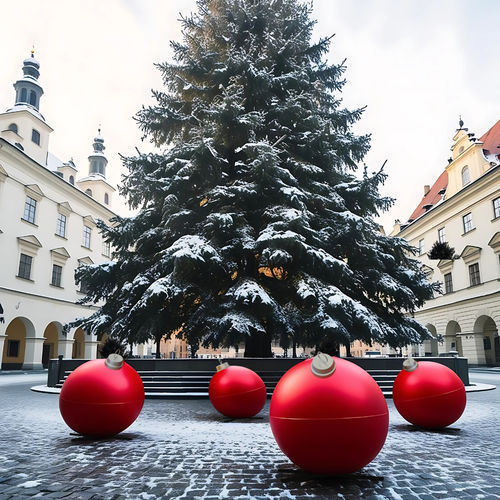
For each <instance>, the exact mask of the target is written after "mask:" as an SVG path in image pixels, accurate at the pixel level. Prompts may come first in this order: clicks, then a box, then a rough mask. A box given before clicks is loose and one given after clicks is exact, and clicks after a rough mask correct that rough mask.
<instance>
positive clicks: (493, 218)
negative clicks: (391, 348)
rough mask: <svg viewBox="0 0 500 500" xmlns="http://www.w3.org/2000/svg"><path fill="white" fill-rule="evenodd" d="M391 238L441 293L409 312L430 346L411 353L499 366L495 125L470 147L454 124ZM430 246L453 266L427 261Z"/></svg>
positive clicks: (499, 164)
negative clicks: (447, 253)
mask: <svg viewBox="0 0 500 500" xmlns="http://www.w3.org/2000/svg"><path fill="white" fill-rule="evenodd" d="M391 234H392V235H395V236H398V237H401V238H405V239H406V240H408V241H409V242H410V243H411V244H412V245H413V246H415V247H416V248H418V250H419V255H418V257H417V258H418V259H419V260H420V261H421V262H422V263H423V264H424V266H425V267H424V269H425V270H426V271H427V274H428V277H429V279H430V280H432V281H440V282H441V283H442V289H443V292H444V293H443V294H436V296H435V297H434V299H432V300H428V301H427V302H426V303H425V305H424V306H423V307H422V308H420V309H419V310H417V311H416V312H415V319H417V320H418V321H419V322H420V323H422V324H423V325H425V326H426V327H427V328H428V329H429V331H430V332H431V333H432V334H433V335H434V339H433V340H431V341H426V342H424V344H423V345H421V346H415V347H414V351H416V353H418V354H420V355H438V354H440V353H445V352H450V351H457V352H458V353H459V355H460V356H465V357H466V358H468V360H469V363H470V364H477V365H485V364H488V365H493V364H500V344H499V337H498V327H499V325H500V121H498V122H497V123H496V124H495V125H493V127H492V128H491V129H490V130H488V131H487V132H486V133H485V134H484V135H483V136H481V137H480V138H479V139H477V138H476V137H475V136H474V134H473V133H470V132H469V131H468V129H467V128H464V124H463V122H462V120H460V124H459V128H458V130H457V131H456V133H455V135H454V137H453V144H452V146H451V157H450V159H449V160H448V165H447V166H446V168H445V170H444V171H443V172H441V174H440V175H439V177H438V178H437V180H436V182H435V183H434V184H433V185H432V186H425V187H424V196H423V198H422V200H421V201H420V203H419V204H418V206H417V207H416V208H415V210H414V211H413V213H412V214H411V216H410V218H409V219H408V221H407V222H406V223H405V224H401V223H400V222H399V221H396V224H395V227H394V230H393V232H392V233H391ZM436 241H439V242H447V243H448V244H449V246H450V247H452V248H454V252H453V255H452V256H451V257H452V258H442V259H437V260H431V259H429V257H428V255H427V253H428V252H429V250H430V249H431V247H432V246H433V244H434V242H436Z"/></svg>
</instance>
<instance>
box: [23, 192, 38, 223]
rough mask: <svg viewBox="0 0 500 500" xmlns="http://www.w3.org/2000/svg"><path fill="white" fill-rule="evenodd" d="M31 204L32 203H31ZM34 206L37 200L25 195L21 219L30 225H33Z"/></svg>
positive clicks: (34, 216) (34, 218)
mask: <svg viewBox="0 0 500 500" xmlns="http://www.w3.org/2000/svg"><path fill="white" fill-rule="evenodd" d="M31 202H33V203H31ZM36 205H37V200H35V198H33V197H31V196H30V195H29V194H27V195H26V199H25V200H24V213H23V217H22V219H23V220H25V221H26V222H29V223H31V224H35V220H36Z"/></svg>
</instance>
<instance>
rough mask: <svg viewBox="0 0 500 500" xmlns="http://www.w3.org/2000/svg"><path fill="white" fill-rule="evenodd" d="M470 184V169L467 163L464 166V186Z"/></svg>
mask: <svg viewBox="0 0 500 500" xmlns="http://www.w3.org/2000/svg"><path fill="white" fill-rule="evenodd" d="M465 173H466V174H467V177H466V179H465V180H464V174H465ZM468 184H470V169H469V166H468V165H465V167H464V168H462V187H465V186H467V185H468Z"/></svg>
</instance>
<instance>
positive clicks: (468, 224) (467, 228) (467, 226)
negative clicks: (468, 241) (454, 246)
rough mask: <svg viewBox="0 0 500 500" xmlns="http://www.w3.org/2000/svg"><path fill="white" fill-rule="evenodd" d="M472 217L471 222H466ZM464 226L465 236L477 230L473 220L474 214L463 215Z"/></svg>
mask: <svg viewBox="0 0 500 500" xmlns="http://www.w3.org/2000/svg"><path fill="white" fill-rule="evenodd" d="M468 216H470V219H469V220H467V221H466V220H465V218H466V217H468ZM462 225H463V228H464V234H467V233H470V232H471V231H472V230H473V229H476V228H475V226H474V221H473V220H472V212H468V213H466V214H465V215H462Z"/></svg>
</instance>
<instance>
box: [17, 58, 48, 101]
mask: <svg viewBox="0 0 500 500" xmlns="http://www.w3.org/2000/svg"><path fill="white" fill-rule="evenodd" d="M39 76H40V63H39V62H38V61H37V60H36V59H35V51H34V50H32V51H31V57H28V58H27V59H25V60H24V61H23V77H22V78H21V79H19V80H17V82H16V83H14V88H15V89H16V103H15V106H17V105H27V106H32V107H33V108H35V109H36V110H37V111H39V107H40V97H42V95H43V89H42V87H41V86H40V84H39V83H38V77H39Z"/></svg>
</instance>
